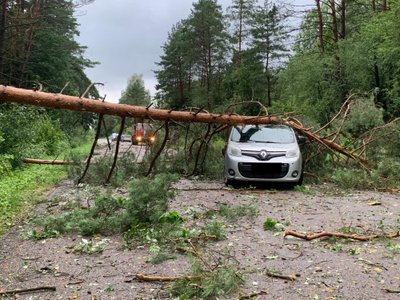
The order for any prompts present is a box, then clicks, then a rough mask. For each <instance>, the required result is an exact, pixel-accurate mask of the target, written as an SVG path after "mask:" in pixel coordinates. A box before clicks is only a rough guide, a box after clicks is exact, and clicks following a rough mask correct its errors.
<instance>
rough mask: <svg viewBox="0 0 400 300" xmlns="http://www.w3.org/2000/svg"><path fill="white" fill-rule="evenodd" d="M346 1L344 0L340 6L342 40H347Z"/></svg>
mask: <svg viewBox="0 0 400 300" xmlns="http://www.w3.org/2000/svg"><path fill="white" fill-rule="evenodd" d="M346 5H347V3H346V0H342V2H341V5H340V12H341V13H340V14H341V16H340V38H341V39H344V38H346V8H347V7H346Z"/></svg>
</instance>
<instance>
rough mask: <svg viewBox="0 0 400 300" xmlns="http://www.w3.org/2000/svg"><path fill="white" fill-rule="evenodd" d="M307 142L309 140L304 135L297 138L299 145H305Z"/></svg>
mask: <svg viewBox="0 0 400 300" xmlns="http://www.w3.org/2000/svg"><path fill="white" fill-rule="evenodd" d="M306 142H307V138H306V137H305V136H304V135H298V136H297V143H298V144H299V145H304V144H305V143H306Z"/></svg>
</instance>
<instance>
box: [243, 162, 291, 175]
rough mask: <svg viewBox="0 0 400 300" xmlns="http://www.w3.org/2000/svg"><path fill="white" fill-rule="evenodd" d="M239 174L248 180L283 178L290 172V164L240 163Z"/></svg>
mask: <svg viewBox="0 0 400 300" xmlns="http://www.w3.org/2000/svg"><path fill="white" fill-rule="evenodd" d="M238 167H239V172H240V174H241V175H242V176H243V177H247V178H282V177H285V176H286V174H287V173H288V171H289V164H281V163H239V165H238Z"/></svg>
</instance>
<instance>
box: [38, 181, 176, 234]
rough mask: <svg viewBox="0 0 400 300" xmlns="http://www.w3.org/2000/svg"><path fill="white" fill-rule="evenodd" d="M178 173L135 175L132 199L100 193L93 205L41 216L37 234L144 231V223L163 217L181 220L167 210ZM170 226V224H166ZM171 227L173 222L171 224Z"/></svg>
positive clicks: (154, 221) (131, 185) (165, 220)
mask: <svg viewBox="0 0 400 300" xmlns="http://www.w3.org/2000/svg"><path fill="white" fill-rule="evenodd" d="M173 180H175V177H174V176H171V175H166V174H161V175H158V176H156V177H155V178H154V179H153V180H150V179H148V178H146V179H145V180H138V179H134V180H133V181H132V182H131V184H130V193H129V199H122V198H120V197H115V196H110V195H100V196H98V197H96V199H95V203H94V206H93V207H90V208H88V209H84V210H83V209H81V208H80V206H79V205H78V207H77V208H75V209H73V210H72V211H69V212H66V213H63V214H60V215H56V216H48V217H46V218H40V219H38V220H36V223H38V224H39V225H41V226H42V228H43V229H42V232H40V231H37V232H36V234H35V236H37V237H40V236H43V237H46V235H47V233H51V232H57V233H69V232H78V233H80V234H82V235H84V236H92V235H94V234H105V235H106V234H112V233H120V232H125V231H127V230H128V229H130V230H131V232H130V233H131V234H132V232H134V231H142V232H143V230H142V229H143V228H145V227H144V224H147V225H149V224H150V223H151V222H153V223H154V224H157V223H158V222H160V219H161V220H162V222H163V223H164V224H170V222H172V221H174V222H176V223H179V222H178V220H179V219H180V216H179V215H177V214H174V212H172V213H171V215H167V214H165V213H166V211H167V208H168V200H169V199H170V198H171V197H173V195H174V193H173V192H172V191H171V190H170V187H171V183H172V181H173ZM165 228H167V227H165ZM168 229H169V230H170V229H171V226H169V227H168Z"/></svg>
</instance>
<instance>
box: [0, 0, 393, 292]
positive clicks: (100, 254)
mask: <svg viewBox="0 0 400 300" xmlns="http://www.w3.org/2000/svg"><path fill="white" fill-rule="evenodd" d="M96 1H100V0H0V85H1V87H0V298H2V297H3V296H4V297H7V298H8V297H12V298H14V297H15V299H17V298H18V299H19V298H21V299H28V297H29V299H55V298H60V299H61V298H63V299H87V298H88V297H89V298H90V299H182V300H184V299H240V300H241V299H304V300H306V299H369V298H371V297H372V298H374V299H395V297H396V296H397V294H399V293H400V290H399V288H400V285H399V268H398V263H397V262H398V257H399V256H398V255H399V253H400V244H399V243H398V238H399V236H400V232H399V224H400V213H399V209H400V207H399V205H398V204H399V203H398V202H399V201H398V200H399V196H398V195H399V192H400V189H399V182H400V174H399V169H400V154H399V153H400V151H399V150H400V124H399V120H400V31H399V28H400V18H399V16H400V2H399V1H398V0H315V1H314V2H313V4H312V5H306V6H302V5H299V4H296V1H292V2H293V4H288V3H283V2H282V1H278V0H276V1H272V0H265V1H264V0H259V1H256V0H247V1H246V0H232V1H231V4H230V6H229V7H228V8H227V9H226V10H223V9H222V6H221V5H220V4H219V3H218V1H217V0H196V1H193V6H192V8H191V11H190V12H188V16H187V17H186V18H184V19H182V20H176V21H177V22H176V23H175V25H174V26H172V28H171V29H170V31H169V33H168V36H166V37H165V42H164V44H162V42H160V46H161V47H162V55H161V56H160V57H159V58H158V60H157V61H155V63H156V64H157V69H156V70H155V71H154V72H155V76H156V79H157V86H156V89H157V93H156V94H155V96H154V97H151V95H150V93H149V91H147V90H146V89H145V85H144V80H143V77H142V76H141V75H139V74H138V73H137V70H132V74H133V75H132V76H131V77H130V78H128V80H127V87H126V89H125V90H123V91H121V97H120V99H118V100H119V104H116V103H103V102H108V101H107V99H105V96H102V95H100V93H99V91H98V89H97V87H98V85H99V83H97V82H92V81H91V79H90V78H89V77H88V76H87V75H86V73H85V72H86V71H87V69H88V68H95V67H96V65H97V64H98V62H96V61H91V60H90V59H87V58H86V55H85V50H86V47H85V45H80V44H79V43H78V42H77V37H78V36H79V30H78V28H79V27H78V23H77V18H76V13H77V11H78V10H79V9H81V8H82V7H85V9H87V10H90V7H91V4H93V3H94V2H96ZM110 2H112V1H110ZM132 38H134V37H132ZM95 50H96V49H95ZM6 90H8V91H10V90H13V91H16V90H18V91H23V92H24V95H25V96H24V97H22V96H19V98H18V97H15V98H18V99H19V100H21V98H24V99H26V98H28V99H29V100H30V102H29V101H26V102H24V101H17V100H15V98H14V102H15V103H14V102H13V100H10V98H12V97H10V93H7V92H5V91H6ZM27 94H29V95H30V96H27ZM38 95H42V96H43V95H44V96H46V97H47V96H48V97H47V98H46V99H47V100H48V103H49V102H50V104H48V105H47V106H46V105H42V106H40V105H38V104H39V103H40V101H39V100H38V98H39V96H38ZM71 96H73V97H71ZM71 98H74V99H75V100H76V103H75V106H74V107H75V108H76V107H77V108H76V109H75V110H76V111H71V110H72V105H69V106H68V105H65V106H62V105H61V102H64V104H65V103H66V102H68V101H65V99H69V100H71ZM53 100H54V101H53ZM17 102H18V104H17ZM21 103H25V104H26V103H30V104H33V105H25V104H21ZM54 103H56V104H54ZM85 103H86V104H87V103H91V104H93V105H92V106H91V107H92V110H90V109H87V108H88V107H89V105H87V106H85ZM94 103H95V104H94ZM42 104H43V102H42ZM129 105H131V106H129ZM95 106H96V107H102V108H104V107H105V106H107V108H106V109H98V110H95V109H94V108H93V107H95ZM53 107H58V108H60V107H65V108H66V110H64V109H55V108H53ZM113 107H114V108H115V107H118V108H120V110H119V113H114V115H111V111H112V109H113ZM139 108H140V109H139ZM67 109H69V110H67ZM139 111H141V112H143V114H141V115H140V116H139V115H138V112H139ZM155 111H157V112H160V111H162V113H163V118H161V117H156V115H155V114H152V113H151V112H155ZM135 113H136V114H137V115H135ZM183 114H184V115H185V116H187V118H186V119H185V120H183V119H178V118H174V119H173V118H171V116H177V115H183ZM142 115H144V116H146V117H147V118H145V120H141V119H134V118H133V117H141V116H142ZM204 115H205V116H207V117H209V119H212V120H213V121H210V122H203V123H201V122H199V121H198V119H200V117H202V116H204ZM226 116H228V117H229V118H230V120H233V119H235V120H236V121H237V122H236V123H233V122H231V123H229V122H227V121H226V119H224V118H223V117H226ZM196 118H197V120H196ZM222 119H223V120H222ZM216 120H219V121H220V122H219V123H218V122H216ZM221 120H222V121H221ZM238 120H240V122H239V121H238ZM243 120H247V121H246V122H248V120H250V121H251V122H254V120H257V121H260V120H274V122H275V123H274V124H277V123H278V124H280V123H282V124H287V125H289V126H291V127H292V128H288V127H286V129H288V130H290V132H292V140H293V143H295V144H296V147H297V146H298V144H301V145H300V148H297V150H298V151H297V152H296V153H297V155H299V157H300V150H299V149H301V153H302V162H301V163H299V166H301V169H302V171H303V169H304V182H303V176H302V175H301V181H300V180H299V181H296V182H295V184H293V185H291V186H290V189H289V188H288V186H283V187H282V186H275V185H272V186H270V185H266V186H253V185H251V184H250V185H247V186H236V187H234V186H233V185H232V184H229V182H227V181H225V182H223V180H222V178H223V176H224V175H223V172H224V156H223V153H224V150H226V149H227V148H226V143H227V133H228V130H227V129H229V128H230V127H232V124H248V123H246V122H244V121H243ZM250 121H249V122H250ZM135 122H137V123H140V122H148V123H149V124H146V126H148V127H147V128H149V127H151V128H152V130H153V129H154V132H152V134H154V135H153V136H152V137H153V138H154V140H153V142H152V144H151V145H149V144H146V143H142V144H140V145H139V144H138V145H133V143H126V142H124V143H123V142H122V141H120V140H119V139H118V138H116V139H115V140H114V141H111V140H110V139H108V138H107V137H110V138H111V139H112V138H113V137H114V135H116V136H118V134H119V136H122V135H123V134H124V135H127V137H128V140H129V137H131V135H130V134H131V132H130V131H131V130H132V125H133V124H135ZM260 123H261V122H260ZM257 124H258V123H257ZM143 127H144V124H143ZM292 129H294V130H296V133H297V134H302V133H307V134H304V135H303V136H301V137H302V140H303V141H304V144H303V143H300V141H299V140H300V139H299V140H298V141H296V135H295V133H294V131H292ZM257 130H258V128H257V129H256V130H255V131H257ZM117 132H118V133H117ZM240 135H241V136H242V134H240ZM297 137H298V136H297ZM298 138H299V137H298ZM131 141H132V140H131ZM252 142H254V143H256V142H257V141H256V140H252ZM153 143H154V144H153ZM269 143H271V144H272V143H274V142H272V141H271V140H269ZM143 144H144V145H143ZM277 144H279V143H278V142H277ZM331 145H336V146H337V147H336V148H334V147H332V146H331ZM340 147H341V148H340ZM338 149H339V150H340V149H342V151H339V150H338ZM239 151H240V149H239ZM262 152H264V154H266V155H268V153H267V151H266V150H261V151H260V155H261V154H262ZM281 152H282V151H281ZM288 152H289V150H288V151H287V152H286V153H285V152H284V153H283V155H282V153H281V154H279V155H281V156H285V157H288V155H287V154H288ZM239 155H241V153H240V154H239ZM253 157H254V156H253ZM35 159H40V160H41V162H43V161H47V162H51V163H54V162H55V161H57V164H38V165H36V164H34V165H30V164H28V163H26V162H28V161H30V162H32V161H35ZM36 162H37V160H36ZM303 163H304V168H303ZM266 165H267V164H266ZM268 168H269V166H268ZM296 172H297V171H296ZM292 174H293V173H292ZM298 175H299V174H298V173H297V175H292V177H295V176H298ZM224 183H225V185H224ZM302 183H303V184H302ZM301 184H302V185H301ZM25 296H26V298H23V297H25ZM396 299H397V298H396Z"/></svg>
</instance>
